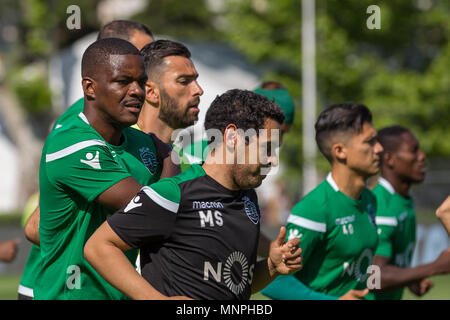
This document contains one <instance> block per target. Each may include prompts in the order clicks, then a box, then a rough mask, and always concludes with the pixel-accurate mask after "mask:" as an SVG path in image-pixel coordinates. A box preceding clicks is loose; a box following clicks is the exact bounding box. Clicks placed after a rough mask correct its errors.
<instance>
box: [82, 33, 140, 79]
mask: <svg viewBox="0 0 450 320" xmlns="http://www.w3.org/2000/svg"><path fill="white" fill-rule="evenodd" d="M113 54H116V55H126V54H133V55H141V54H140V52H139V50H138V49H137V48H136V47H135V46H133V45H132V44H131V43H129V42H128V41H126V40H122V39H118V38H106V39H101V40H97V41H95V42H94V43H92V44H91V45H90V46H89V47H88V48H87V49H86V51H85V52H84V53H83V58H82V59H81V76H82V77H86V76H88V77H93V78H95V74H97V73H99V72H101V70H99V66H101V65H105V64H106V63H107V62H108V61H109V56H110V55H113Z"/></svg>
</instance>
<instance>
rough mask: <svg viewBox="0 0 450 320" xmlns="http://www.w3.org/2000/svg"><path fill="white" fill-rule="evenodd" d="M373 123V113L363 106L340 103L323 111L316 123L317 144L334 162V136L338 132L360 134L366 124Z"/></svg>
mask: <svg viewBox="0 0 450 320" xmlns="http://www.w3.org/2000/svg"><path fill="white" fill-rule="evenodd" d="M366 122H368V123H372V113H371V112H370V110H369V109H368V108H367V107H366V106H365V105H363V104H358V103H340V104H333V105H331V106H329V107H328V108H327V109H325V110H324V111H322V113H321V114H320V115H319V118H318V119H317V121H316V124H315V129H316V143H317V146H318V147H319V150H320V152H322V154H323V155H324V156H325V158H327V159H328V161H330V162H331V161H332V157H331V152H330V151H331V150H330V148H331V144H330V141H331V140H332V136H333V135H334V134H336V133H338V132H344V133H347V132H350V133H352V134H359V133H361V131H362V127H363V124H364V123H366Z"/></svg>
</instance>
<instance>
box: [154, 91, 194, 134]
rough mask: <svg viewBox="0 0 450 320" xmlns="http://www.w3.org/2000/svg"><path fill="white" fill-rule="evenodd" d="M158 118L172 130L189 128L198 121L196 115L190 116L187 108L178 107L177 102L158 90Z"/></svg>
mask: <svg viewBox="0 0 450 320" xmlns="http://www.w3.org/2000/svg"><path fill="white" fill-rule="evenodd" d="M160 101H161V104H160V110H159V118H160V119H161V121H163V122H165V123H167V124H168V125H169V127H171V128H173V129H183V128H186V127H189V126H191V125H193V124H194V123H195V121H197V120H198V114H190V113H189V110H190V108H188V107H185V108H183V107H180V106H179V104H178V101H177V100H176V99H174V98H172V97H171V96H170V95H169V94H168V93H167V92H166V90H164V89H162V88H161V89H160Z"/></svg>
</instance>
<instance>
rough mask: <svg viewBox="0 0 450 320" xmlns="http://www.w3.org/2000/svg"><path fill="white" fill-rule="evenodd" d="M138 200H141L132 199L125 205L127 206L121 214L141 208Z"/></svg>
mask: <svg viewBox="0 0 450 320" xmlns="http://www.w3.org/2000/svg"><path fill="white" fill-rule="evenodd" d="M139 200H141V197H139V196H136V197H134V199H133V200H131V201H130V203H128V204H127V206H126V207H125V209H124V210H123V212H128V211H130V210H131V209H134V208H137V207H140V206H142V203H139Z"/></svg>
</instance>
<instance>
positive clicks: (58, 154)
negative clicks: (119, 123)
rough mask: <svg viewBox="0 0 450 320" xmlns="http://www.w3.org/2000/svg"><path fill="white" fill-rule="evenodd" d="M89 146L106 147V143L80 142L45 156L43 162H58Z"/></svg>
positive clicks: (95, 141)
mask: <svg viewBox="0 0 450 320" xmlns="http://www.w3.org/2000/svg"><path fill="white" fill-rule="evenodd" d="M90 146H106V142H105V141H102V140H86V141H81V142H78V143H75V144H74V145H71V146H69V147H67V148H64V149H62V150H59V151H56V152H54V153H50V154H47V155H45V161H46V162H51V161H54V160H58V159H61V158H64V157H66V156H68V155H71V154H72V153H75V152H77V151H80V150H82V149H84V148H87V147H90Z"/></svg>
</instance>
